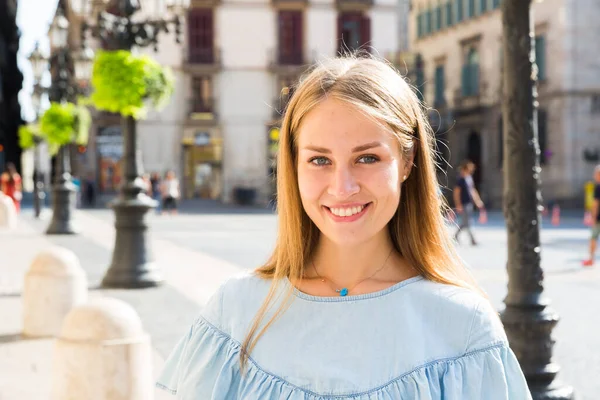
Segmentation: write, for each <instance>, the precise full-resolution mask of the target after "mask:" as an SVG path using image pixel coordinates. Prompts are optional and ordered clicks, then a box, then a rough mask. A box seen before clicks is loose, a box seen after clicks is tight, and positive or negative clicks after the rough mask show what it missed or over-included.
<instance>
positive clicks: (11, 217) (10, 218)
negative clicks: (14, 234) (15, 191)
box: [0, 192, 17, 229]
mask: <svg viewBox="0 0 600 400" xmlns="http://www.w3.org/2000/svg"><path fill="white" fill-rule="evenodd" d="M16 226H17V208H16V207H15V203H14V202H13V200H12V199H11V198H10V197H8V196H7V195H5V194H4V193H2V192H0V227H1V228H8V229H14V228H15V227H16Z"/></svg>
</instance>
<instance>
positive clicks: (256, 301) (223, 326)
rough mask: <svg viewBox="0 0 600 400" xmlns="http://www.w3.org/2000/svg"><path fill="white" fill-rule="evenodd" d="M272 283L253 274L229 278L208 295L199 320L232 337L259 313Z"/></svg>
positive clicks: (248, 272) (240, 274)
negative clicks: (209, 296) (208, 297)
mask: <svg viewBox="0 0 600 400" xmlns="http://www.w3.org/2000/svg"><path fill="white" fill-rule="evenodd" d="M271 282H272V280H270V279H264V278H261V277H259V276H258V275H257V274H256V273H255V272H254V271H247V272H242V273H239V274H236V275H234V276H232V277H230V278H229V279H227V280H226V281H225V282H224V283H223V284H221V286H220V287H219V288H218V289H217V291H216V292H215V293H214V294H213V295H212V296H211V298H210V299H209V301H208V303H207V304H206V305H205V307H204V309H203V310H202V312H201V318H203V319H204V320H206V321H207V322H209V323H210V324H212V325H214V326H215V327H216V328H217V329H219V330H221V331H223V332H224V333H226V334H228V335H230V336H232V335H235V333H236V332H237V331H238V330H239V329H245V328H246V327H247V324H249V323H250V321H251V320H252V318H253V317H254V315H255V314H256V313H257V312H258V310H259V309H260V307H261V305H262V304H263V302H264V300H265V298H266V296H267V295H268V293H269V288H270V286H271Z"/></svg>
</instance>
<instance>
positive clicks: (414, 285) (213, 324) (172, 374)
mask: <svg viewBox="0 0 600 400" xmlns="http://www.w3.org/2000/svg"><path fill="white" fill-rule="evenodd" d="M269 284H270V282H269V281H266V280H263V279H260V278H258V277H257V276H255V275H253V274H251V273H250V274H244V275H242V276H238V277H235V278H232V279H231V280H229V281H228V282H226V283H225V284H224V285H223V286H221V288H220V289H219V290H218V291H217V292H216V294H215V295H214V296H213V297H212V298H211V299H210V301H209V302H208V304H207V305H206V307H205V308H204V309H203V310H202V313H201V315H200V317H199V318H198V319H197V320H196V321H195V323H194V324H193V325H192V327H191V328H190V330H189V332H188V333H187V334H186V335H185V336H184V337H183V338H182V339H181V341H180V342H179V343H178V344H177V346H176V347H175V349H174V350H173V353H172V354H171V355H170V356H169V358H168V360H167V362H166V365H165V367H164V370H163V372H162V376H161V377H160V379H159V381H158V383H157V386H158V387H160V388H163V389H165V390H167V391H169V392H171V393H172V394H174V395H176V398H177V399H182V400H209V399H210V400H234V399H243V400H324V399H353V400H399V399H411V400H413V399H419V400H440V399H444V400H446V399H447V400H454V399H457V400H459V399H460V400H479V399H481V400H504V399H510V400H527V399H531V395H530V393H529V390H528V388H527V383H526V381H525V378H524V377H523V373H522V372H521V369H520V367H519V364H518V362H517V360H516V358H515V356H514V354H513V352H512V351H511V350H510V348H509V347H508V342H507V339H506V335H505V333H504V329H503V327H502V325H501V322H500V319H499V318H498V315H497V314H496V313H495V312H494V310H493V309H492V307H491V305H490V304H489V302H488V301H487V300H485V299H483V298H482V297H480V296H479V295H477V294H475V293H473V292H471V291H469V290H466V289H463V288H458V287H454V286H450V285H443V284H439V283H434V282H431V281H428V280H426V279H424V278H422V277H420V276H419V277H415V278H411V279H408V280H405V281H403V282H400V283H398V284H396V285H394V286H391V287H389V288H387V289H385V290H382V291H379V292H375V293H370V294H364V295H357V296H347V297H315V296H311V295H308V294H305V293H302V292H300V291H299V290H297V289H295V288H294V289H293V296H294V297H293V298H292V302H291V304H290V306H289V308H288V309H287V311H286V312H285V313H284V314H283V315H282V316H281V317H280V318H279V319H278V320H277V321H276V322H275V323H274V324H273V325H271V327H269V329H267V331H266V333H265V334H264V336H262V337H261V338H260V339H259V341H258V343H257V345H256V347H255V349H254V351H253V352H252V354H251V357H250V361H249V364H248V366H247V370H246V371H245V374H244V375H242V374H241V372H240V360H239V356H240V343H242V342H243V341H244V338H245V336H246V334H247V332H248V328H249V326H250V324H251V323H252V320H253V318H254V316H255V314H256V312H257V311H258V309H259V308H260V306H261V304H262V302H263V300H264V298H265V296H266V294H267V291H268V288H269ZM290 287H291V284H290V282H289V281H288V280H284V281H282V283H281V285H280V287H279V292H278V293H280V294H281V295H282V296H285V293H286V289H289V288H290ZM276 308H277V307H275V308H274V309H276Z"/></svg>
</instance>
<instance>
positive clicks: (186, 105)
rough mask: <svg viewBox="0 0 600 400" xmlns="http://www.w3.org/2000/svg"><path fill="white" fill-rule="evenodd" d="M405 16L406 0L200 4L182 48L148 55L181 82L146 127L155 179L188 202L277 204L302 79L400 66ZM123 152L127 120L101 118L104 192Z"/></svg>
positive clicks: (92, 158) (95, 152) (204, 0)
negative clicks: (394, 62) (163, 177)
mask: <svg viewBox="0 0 600 400" xmlns="http://www.w3.org/2000/svg"><path fill="white" fill-rule="evenodd" d="M402 4H404V6H405V7H407V6H408V3H407V2H406V1H404V0H403V1H402ZM402 10H403V9H402V7H399V4H398V1H397V0H312V1H309V0H200V1H198V0H192V1H191V7H190V9H189V10H188V12H187V16H186V21H185V26H184V27H183V34H184V35H183V36H184V38H183V43H182V45H176V44H175V42H174V40H173V38H172V37H169V36H164V37H162V38H161V40H160V43H159V47H158V52H157V53H154V52H153V51H152V50H143V51H144V52H148V54H150V55H152V56H153V57H154V58H155V59H157V61H159V62H160V63H162V64H164V65H168V66H170V67H171V68H172V69H173V71H174V73H175V75H176V88H175V94H174V96H173V98H172V100H171V102H170V104H169V105H167V106H166V108H165V109H163V110H161V111H159V112H150V113H149V115H148V117H147V118H146V119H145V120H143V121H140V123H139V126H138V134H139V135H140V143H141V149H142V153H143V161H144V168H145V170H146V172H158V173H160V174H163V173H164V172H166V171H167V170H169V169H173V170H175V171H176V172H177V173H178V176H179V177H180V179H181V182H182V188H183V196H184V197H185V198H212V199H218V200H222V201H224V202H234V201H239V202H244V201H250V200H252V201H254V202H258V203H264V202H267V201H269V199H271V198H272V196H273V192H274V185H273V176H274V174H275V168H274V166H275V163H274V154H275V151H276V147H277V139H278V130H277V126H278V123H279V120H280V117H281V111H282V110H283V108H284V107H285V105H286V102H287V99H288V98H289V96H290V95H291V93H292V92H293V87H294V84H295V83H296V81H297V80H298V78H299V77H300V75H301V74H302V73H303V72H305V71H306V69H307V67H308V66H309V65H310V64H312V63H314V62H315V61H317V60H318V59H320V58H322V57H334V56H336V55H337V54H338V52H339V51H341V50H343V49H350V50H352V49H357V48H359V47H362V48H365V49H372V51H373V52H374V53H376V54H378V55H380V56H384V57H387V56H390V57H392V56H393V54H396V53H397V52H398V50H399V48H401V44H400V41H401V37H400V35H399V32H400V27H399V21H400V20H401V18H402V15H407V14H406V13H405V12H404V13H403V12H402ZM405 36H406V35H405ZM405 41H407V40H405ZM121 143H122V139H121V133H120V127H119V119H118V118H116V117H114V116H111V115H106V114H103V115H99V116H98V117H97V118H96V120H95V126H94V128H93V132H92V143H90V146H88V153H89V154H88V158H89V166H90V168H92V169H94V170H95V175H96V177H97V179H98V182H99V188H100V190H101V192H102V191H104V192H107V193H108V192H110V191H111V190H112V191H114V190H115V188H116V187H117V185H118V182H119V180H120V179H119V173H120V172H119V160H120V158H121V157H122V145H121Z"/></svg>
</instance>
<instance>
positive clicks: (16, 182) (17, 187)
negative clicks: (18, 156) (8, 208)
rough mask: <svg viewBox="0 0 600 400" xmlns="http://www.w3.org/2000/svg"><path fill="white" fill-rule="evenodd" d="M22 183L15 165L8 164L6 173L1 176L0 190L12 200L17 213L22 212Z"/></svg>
mask: <svg viewBox="0 0 600 400" xmlns="http://www.w3.org/2000/svg"><path fill="white" fill-rule="evenodd" d="M21 182H22V181H21V175H19V173H18V172H17V168H16V167H15V164H13V163H11V162H9V163H7V164H6V171H5V172H3V173H2V175H0V190H1V191H2V193H4V194H5V195H6V196H8V197H10V198H11V199H12V201H13V203H15V208H16V210H17V212H19V211H20V210H21V200H22V199H23V189H22V183H21Z"/></svg>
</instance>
